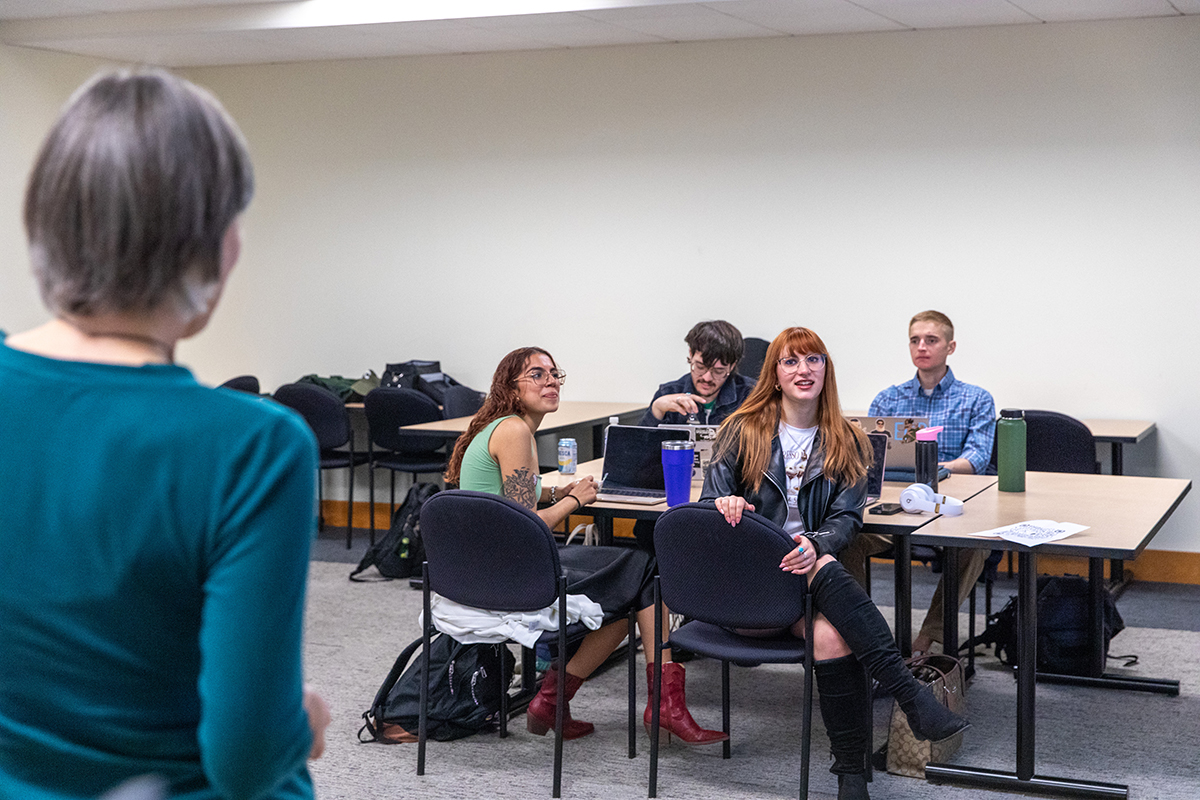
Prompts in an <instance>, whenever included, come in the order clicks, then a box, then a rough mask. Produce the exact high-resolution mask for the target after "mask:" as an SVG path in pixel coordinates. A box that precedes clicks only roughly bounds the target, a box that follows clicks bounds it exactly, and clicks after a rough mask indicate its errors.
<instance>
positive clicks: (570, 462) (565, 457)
mask: <svg viewBox="0 0 1200 800" xmlns="http://www.w3.org/2000/svg"><path fill="white" fill-rule="evenodd" d="M578 466H579V446H578V445H577V444H576V443H575V440H574V439H559V440H558V471H559V472H561V473H563V474H564V475H574V474H575V468H576V467H578Z"/></svg>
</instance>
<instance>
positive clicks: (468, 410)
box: [442, 384, 485, 419]
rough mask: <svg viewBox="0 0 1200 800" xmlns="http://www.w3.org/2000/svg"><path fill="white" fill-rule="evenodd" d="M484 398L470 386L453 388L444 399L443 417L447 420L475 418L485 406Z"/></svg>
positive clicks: (460, 385)
mask: <svg viewBox="0 0 1200 800" xmlns="http://www.w3.org/2000/svg"><path fill="white" fill-rule="evenodd" d="M484 397H485V395H482V394H480V393H479V392H477V391H475V390H474V389H472V388H471V387H470V386H463V385H462V384H459V385H458V386H451V387H450V388H448V389H447V390H446V396H445V397H444V398H442V416H444V417H445V418H446V419H457V418H458V417H470V416H474V414H475V412H476V411H478V410H479V409H480V407H481V406H482V405H483V399H484Z"/></svg>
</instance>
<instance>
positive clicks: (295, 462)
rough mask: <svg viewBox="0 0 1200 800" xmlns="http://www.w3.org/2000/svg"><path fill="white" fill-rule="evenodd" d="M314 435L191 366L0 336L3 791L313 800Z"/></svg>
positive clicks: (32, 795) (32, 796)
mask: <svg viewBox="0 0 1200 800" xmlns="http://www.w3.org/2000/svg"><path fill="white" fill-rule="evenodd" d="M316 457H317V453H316V443H315V441H314V439H313V436H312V434H311V432H310V431H309V430H308V428H307V427H306V426H305V425H304V423H303V421H302V420H301V419H300V418H299V417H297V416H295V415H294V414H292V413H291V412H290V411H287V410H285V409H283V408H282V407H279V406H276V405H274V404H273V403H270V402H269V401H266V400H260V399H258V398H255V397H252V396H250V395H245V394H241V393H238V392H233V391H230V390H226V389H211V388H207V387H204V386H202V385H200V384H199V383H198V382H197V381H196V380H195V379H194V378H193V376H192V374H191V373H190V372H189V371H188V370H186V369H184V368H181V367H177V366H158V365H154V366H144V367H124V366H113V365H105V364H93V363H83V362H72V361H59V360H55V359H49V358H43V357H40V356H36V355H33V354H30V353H25V352H22V351H18V350H14V349H12V348H9V347H7V346H5V345H4V343H3V341H0V798H2V799H3V800H9V799H10V798H12V799H14V800H15V799H16V798H20V800H65V799H66V798H85V797H86V798H94V797H96V796H97V795H99V794H100V793H102V792H103V791H105V790H107V789H109V788H111V787H112V786H113V785H115V784H117V783H119V782H121V781H122V780H124V779H126V778H129V777H131V776H134V775H141V774H147V773H153V774H157V775H159V776H162V777H163V778H165V779H166V781H167V782H168V784H169V787H170V795H171V797H177V798H187V799H188V800H215V798H247V799H249V798H271V799H272V800H274V799H276V798H278V799H279V800H292V798H311V797H312V796H313V791H312V785H311V780H310V778H309V775H308V771H307V767H306V757H307V754H308V751H309V748H310V747H311V734H310V732H309V728H308V723H307V717H306V715H305V712H304V710H303V707H302V691H303V682H302V670H301V640H302V623H303V606H304V592H305V583H306V577H307V570H308V557H309V548H310V546H311V542H312V537H313V535H314V527H315V513H314V499H315V485H314V483H315V475H316Z"/></svg>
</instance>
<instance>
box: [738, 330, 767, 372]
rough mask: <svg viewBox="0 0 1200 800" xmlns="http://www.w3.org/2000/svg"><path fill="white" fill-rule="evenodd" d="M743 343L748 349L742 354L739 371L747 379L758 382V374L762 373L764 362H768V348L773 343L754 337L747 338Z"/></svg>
mask: <svg viewBox="0 0 1200 800" xmlns="http://www.w3.org/2000/svg"><path fill="white" fill-rule="evenodd" d="M742 342H743V344H744V345H745V347H746V349H745V352H743V353H742V360H741V361H739V362H738V368H737V371H738V373H739V374H741V375H745V376H746V377H747V378H754V379H755V380H758V373H759V372H761V371H762V365H763V362H764V361H766V360H767V348H768V347H770V346H771V343H770V342H768V341H767V340H766V339H759V338H757V337H754V336H750V337H747V338H745V339H743V340H742Z"/></svg>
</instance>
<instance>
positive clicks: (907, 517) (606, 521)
mask: <svg viewBox="0 0 1200 800" xmlns="http://www.w3.org/2000/svg"><path fill="white" fill-rule="evenodd" d="M603 465H604V460H603V459H599V458H598V459H595V460H592V461H585V462H583V463H582V464H580V465H579V467H578V469H577V471H576V472H575V474H574V475H564V474H563V473H561V472H558V471H551V472H547V473H544V474H543V475H542V485H543V486H563V485H565V484H567V483H570V482H571V481H573V480H577V479H578V478H580V477H582V476H584V475H591V476H592V477H593V478H595V479H596V480H597V481H598V480H600V478H601V471H602V469H603ZM995 483H996V478H995V477H994V476H990V475H951V477H949V478H946V479H943V480H942V481H940V482H939V484H938V491H940V492H941V493H943V494H949V495H950V496H951V497H956V498H958V499H959V500H963V501H964V502H965V501H967V500H969V499H970V498H972V497H974V496H975V495H977V494H979V493H980V492H982V491H984V490H985V489H987V488H988V487H990V486H992V485H994V484H995ZM908 485H909V484H907V483H892V482H885V483H884V484H883V491H882V493H881V496H880V498H879V502H883V503H898V502H899V501H900V493H901V492H902V491H904V489H905V487H907V486H908ZM701 489H702V486H701V484H699V483H695V482H693V483H692V495H691V500H692V502H695V501H696V500H699V499H700V491H701ZM666 510H667V504H666V503H657V504H655V505H635V504H632V503H615V502H600V501H598V502H595V503H592V504H591V505H588V506H584V507H583V508H582V509H580V510H579V511H578V512H576V513H577V514H579V515H588V514H590V515H591V516H592V518H593V519H594V520H595V521H596V525H597V528H598V530H599V533H600V544H606V545H607V544H612V541H613V533H612V528H613V526H612V523H613V520H614V519H649V520H654V519H658V517H659V515H660V514H662V513H663V512H664V511H666ZM935 518H936V515H934V514H933V513H931V512H922V513H920V514H906V513H904V512H901V513H899V514H891V515H886V516H884V515H879V514H871V513H869V509H867V510H866V511H864V513H863V531H864V532H866V533H881V534H885V535H890V536H893V537H894V541H895V548H896V559H895V563H896V603H895V632H896V643H897V644H898V645H899V647H900V649H901V652H903V654H904V655H905V656H908V655H909V654H910V653H911V649H912V571H911V565H909V567H910V568H909V569H903V568H902V567H901V563H902V562H903V563H904V564H908V562H909V561H910V560H911V558H912V555H911V553H912V546H911V544H910V542H909V538H908V536H907V534H910V533H912V532H913V531H915V530H916V529H918V528H920V527H921V526H923V525H926V524H928V523H929V522H931V521H932V520H934V519H935Z"/></svg>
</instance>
